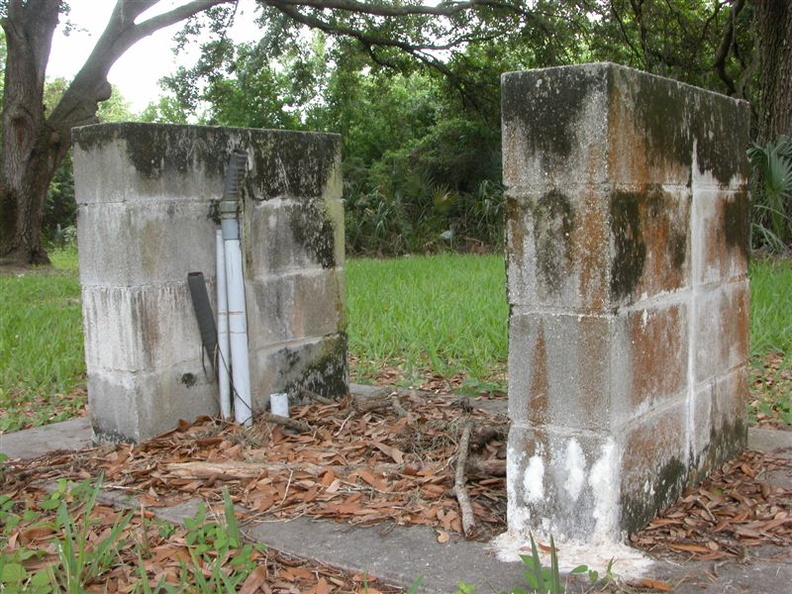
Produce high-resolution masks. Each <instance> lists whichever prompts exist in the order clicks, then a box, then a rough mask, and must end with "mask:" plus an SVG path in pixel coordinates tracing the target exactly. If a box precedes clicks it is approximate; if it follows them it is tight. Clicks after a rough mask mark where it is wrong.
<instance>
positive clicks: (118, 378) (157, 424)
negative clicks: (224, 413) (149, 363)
mask: <svg viewBox="0 0 792 594" xmlns="http://www.w3.org/2000/svg"><path fill="white" fill-rule="evenodd" d="M88 405H89V408H90V410H91V423H92V425H93V429H94V435H95V437H96V438H97V439H98V440H100V441H132V442H139V441H143V440H146V439H150V438H152V437H155V436H157V435H159V434H161V433H164V432H166V431H170V430H171V429H173V428H174V427H175V426H176V425H177V424H178V422H179V420H180V419H184V420H186V421H188V422H191V421H194V420H195V419H196V418H198V417H200V416H204V415H210V416H211V415H217V414H218V411H219V405H218V399H217V384H216V383H215V382H213V381H212V380H210V378H208V377H207V376H206V374H205V372H204V370H203V369H202V367H201V366H200V364H198V365H196V364H195V363H193V362H191V363H189V364H185V365H183V366H179V367H174V368H171V369H167V370H161V371H158V372H157V373H141V372H138V373H126V372H121V371H116V372H105V371H103V370H99V371H94V372H93V373H90V374H89V375H88Z"/></svg>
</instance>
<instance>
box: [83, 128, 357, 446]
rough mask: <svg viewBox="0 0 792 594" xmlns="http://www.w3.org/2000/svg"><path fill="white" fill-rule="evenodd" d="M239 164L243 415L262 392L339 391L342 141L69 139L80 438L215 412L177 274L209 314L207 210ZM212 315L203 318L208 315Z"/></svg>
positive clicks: (232, 133)
mask: <svg viewBox="0 0 792 594" xmlns="http://www.w3.org/2000/svg"><path fill="white" fill-rule="evenodd" d="M234 149H242V150H244V151H247V153H248V172H247V175H246V177H245V181H244V184H243V190H242V194H243V198H244V213H243V215H242V223H241V229H242V231H241V233H242V243H243V252H244V269H245V291H246V301H247V308H248V312H247V316H248V326H249V348H250V377H251V385H252V398H253V405H254V409H255V410H256V411H261V410H263V409H264V408H265V406H267V404H268V399H269V394H271V393H273V392H282V391H286V392H291V393H295V392H296V391H297V390H298V389H299V388H301V387H307V388H310V389H312V390H314V391H316V392H319V393H321V394H324V395H326V396H339V395H342V394H345V393H346V391H347V363H346V333H345V329H346V314H345V289H344V274H343V265H344V229H343V206H342V202H341V158H340V149H341V142H340V138H339V137H338V136H336V135H330V134H313V133H298V132H282V131H272V130H251V129H233V128H230V129H229V128H209V127H198V126H172V125H155V124H104V125H98V126H87V127H84V128H79V129H76V130H75V131H74V177H75V191H76V196H77V203H78V227H79V234H78V235H79V254H80V277H81V282H82V287H83V289H82V294H83V314H84V327H85V351H86V360H87V368H88V398H89V406H90V411H91V416H92V421H93V427H94V431H95V433H96V434H97V436H98V437H100V438H104V439H120V440H127V441H139V440H142V439H146V438H148V437H151V436H154V435H157V434H159V433H162V432H164V431H167V430H169V429H171V428H173V427H175V426H176V425H177V423H178V421H179V420H180V419H187V420H193V419H195V418H196V417H198V416H200V415H213V414H218V411H219V405H218V395H217V394H218V388H217V383H216V382H215V381H214V379H213V378H212V377H210V376H209V375H208V374H207V372H206V371H205V369H208V368H209V367H208V365H207V364H206V363H205V362H203V361H202V357H201V339H200V335H199V332H198V326H197V322H196V320H195V316H194V313H193V309H192V302H191V299H190V294H189V291H188V287H187V274H188V273H190V272H195V271H200V272H203V274H204V276H205V278H206V279H207V282H208V291H209V295H210V297H211V300H212V307H213V309H215V303H214V300H215V270H216V264H215V230H216V229H217V228H218V223H217V221H216V213H215V203H216V201H218V200H219V199H220V197H221V195H222V191H223V186H224V180H225V172H226V168H227V165H228V159H229V155H230V153H231V151H232V150H234ZM215 312H216V309H215Z"/></svg>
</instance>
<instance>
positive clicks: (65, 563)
mask: <svg viewBox="0 0 792 594" xmlns="http://www.w3.org/2000/svg"><path fill="white" fill-rule="evenodd" d="M101 488H102V480H101V477H100V478H99V479H98V480H97V481H95V482H94V481H89V480H86V481H83V482H82V483H79V484H78V485H74V486H72V485H70V484H69V483H68V482H67V481H66V480H63V479H61V480H59V481H58V487H57V489H56V490H55V491H53V492H52V493H50V494H49V495H48V496H47V497H46V498H45V499H44V500H43V501H41V502H39V508H40V509H41V510H57V511H56V514H55V519H54V523H53V524H52V526H51V529H52V531H53V533H54V534H56V535H57V543H56V544H57V551H58V556H57V561H56V562H54V563H53V564H49V565H46V566H45V567H43V568H40V569H36V570H28V569H26V568H25V562H27V561H29V560H34V559H37V558H39V557H41V556H42V555H43V551H42V550H39V549H37V548H28V547H25V546H22V547H18V548H15V549H13V550H12V551H11V552H8V551H6V550H4V549H2V550H0V590H3V591H5V592H23V591H24V592H42V593H50V592H52V593H61V592H65V593H69V594H71V593H74V594H79V593H82V592H85V586H87V585H88V584H90V583H92V582H95V581H97V580H98V578H99V577H100V576H101V575H102V574H103V573H104V572H106V571H107V570H108V569H109V568H110V567H111V566H112V565H113V564H114V563H116V562H117V561H118V558H117V551H118V547H119V544H120V541H121V539H122V537H123V536H124V531H125V530H126V528H127V526H128V525H129V522H130V521H131V519H132V516H133V512H128V513H127V514H123V515H119V516H118V518H117V519H116V521H115V523H114V524H113V526H112V527H111V528H110V529H109V530H106V531H104V532H102V535H101V537H100V538H98V539H94V540H92V541H89V538H88V535H89V534H90V533H91V532H92V530H93V528H94V526H95V525H96V522H97V520H95V519H94V518H93V511H94V508H95V506H96V500H97V497H98V495H99V492H100V491H101ZM15 507H16V506H15V502H13V501H12V500H11V499H10V498H7V497H5V496H2V497H0V520H2V522H0V524H2V525H3V526H4V529H3V536H4V537H6V538H7V537H8V536H10V534H11V531H12V530H13V529H14V528H15V527H16V526H17V525H18V524H19V522H20V521H22V520H23V519H24V520H26V521H30V520H32V519H35V515H34V514H33V512H32V511H31V510H29V509H26V510H25V511H24V512H23V516H19V515H18V514H17V513H16V512H15ZM31 514H33V515H32V516H31ZM45 525H46V524H42V527H45Z"/></svg>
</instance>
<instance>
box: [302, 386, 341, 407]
mask: <svg viewBox="0 0 792 594" xmlns="http://www.w3.org/2000/svg"><path fill="white" fill-rule="evenodd" d="M299 396H300V398H308V399H309V400H313V401H314V402H317V403H319V404H324V405H326V406H327V405H331V404H338V403H337V402H336V401H335V400H333V399H331V398H325V397H324V396H320V395H319V394H317V393H316V392H312V391H311V390H309V389H308V388H303V389H302V390H300V394H299Z"/></svg>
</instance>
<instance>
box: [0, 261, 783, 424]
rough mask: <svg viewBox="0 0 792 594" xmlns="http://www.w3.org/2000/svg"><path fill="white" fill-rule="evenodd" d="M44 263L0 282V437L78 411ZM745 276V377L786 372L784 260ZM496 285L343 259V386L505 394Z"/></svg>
mask: <svg viewBox="0 0 792 594" xmlns="http://www.w3.org/2000/svg"><path fill="white" fill-rule="evenodd" d="M53 263H54V268H55V270H53V271H32V272H28V273H24V274H21V273H17V274H4V275H1V276H0V304H2V310H0V314H1V316H0V431H11V430H15V429H19V428H22V427H24V426H30V425H41V424H46V423H49V422H53V421H56V420H60V419H63V418H67V417H70V416H73V415H75V414H78V412H79V411H81V410H82V407H83V404H84V397H85V390H84V383H85V367H84V361H83V347H82V322H81V318H80V315H81V314H80V312H81V309H80V288H79V282H78V279H77V272H76V269H77V257H76V254H75V253H74V252H73V251H61V252H56V253H54V254H53ZM751 277H752V310H751V339H752V352H751V354H752V361H753V367H754V370H755V372H756V373H765V374H767V373H772V374H775V375H776V376H777V377H781V376H783V375H784V374H787V375H788V374H789V373H790V368H792V364H791V363H790V356H792V262H790V261H788V260H786V261H779V260H758V261H755V262H754V263H753V264H752V267H751ZM505 282H506V281H505V271H504V265H503V259H502V258H501V257H500V256H460V255H441V256H428V257H423V256H422V257H409V258H400V259H394V260H370V259H352V260H350V261H349V262H348V263H347V293H348V308H349V340H350V357H351V359H352V361H353V365H352V379H353V380H354V381H364V382H367V381H368V382H373V381H377V380H380V379H381V378H382V377H383V371H384V370H388V371H390V372H392V373H391V376H390V380H391V381H393V382H394V383H397V384H400V385H420V383H421V382H422V380H423V379H425V377H426V376H427V375H430V376H431V375H434V376H435V377H440V378H446V379H448V378H452V377H456V379H457V381H456V382H455V384H454V385H458V384H459V383H460V382H461V381H463V380H464V383H463V386H462V388H463V389H467V390H469V391H476V390H482V391H483V390H490V389H501V390H502V389H504V388H505V364H506V357H507V332H506V322H507V317H508V306H507V305H506V298H505ZM779 353H780V355H779ZM768 357H770V358H772V363H771V364H768ZM393 376H396V377H395V379H394V377H393ZM771 383H772V382H771ZM776 385H779V383H778V382H776ZM780 385H783V386H786V385H788V383H782V384H780ZM772 398H773V402H772V403H771V405H772V407H775V408H776V409H778V408H779V407H781V409H782V410H787V411H789V410H790V408H792V405H790V403H789V401H790V394H789V392H788V389H786V388H783V389H781V390H780V391H779V390H778V389H776V390H775V392H774V393H773V396H772ZM765 408H767V406H765ZM790 415H792V413H790ZM790 419H792V416H790Z"/></svg>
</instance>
